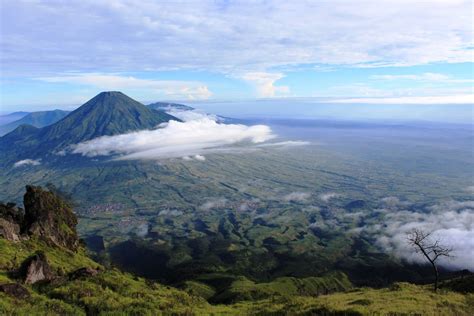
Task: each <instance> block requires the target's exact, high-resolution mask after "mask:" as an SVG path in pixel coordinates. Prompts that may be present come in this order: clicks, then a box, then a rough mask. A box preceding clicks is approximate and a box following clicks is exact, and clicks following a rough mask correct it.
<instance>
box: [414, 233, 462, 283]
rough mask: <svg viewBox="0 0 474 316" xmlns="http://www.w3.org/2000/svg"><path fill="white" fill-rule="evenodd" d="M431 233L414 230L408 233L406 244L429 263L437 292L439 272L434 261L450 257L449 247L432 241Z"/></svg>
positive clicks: (438, 241)
mask: <svg viewBox="0 0 474 316" xmlns="http://www.w3.org/2000/svg"><path fill="white" fill-rule="evenodd" d="M431 235H432V233H428V232H426V231H424V230H422V229H419V228H415V229H413V230H412V231H411V232H410V233H408V243H409V244H410V245H411V246H413V247H414V248H415V251H416V252H417V253H421V254H422V255H423V256H424V257H425V259H426V260H428V261H429V263H430V264H431V266H432V267H433V273H434V276H435V283H434V290H435V292H436V291H437V290H438V280H439V272H438V266H437V265H436V261H437V260H438V259H439V258H440V257H452V255H451V252H452V251H453V249H452V248H451V247H448V246H445V245H442V244H441V241H440V240H439V239H432V238H431Z"/></svg>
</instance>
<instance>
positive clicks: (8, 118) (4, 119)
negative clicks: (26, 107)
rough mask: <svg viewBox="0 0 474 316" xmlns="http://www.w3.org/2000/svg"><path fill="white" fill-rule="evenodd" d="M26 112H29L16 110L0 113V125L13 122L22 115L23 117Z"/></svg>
mask: <svg viewBox="0 0 474 316" xmlns="http://www.w3.org/2000/svg"><path fill="white" fill-rule="evenodd" d="M28 114H29V112H23V111H18V112H13V113H8V114H5V115H0V125H5V124H8V123H11V122H14V121H16V120H19V119H21V118H22V117H25V116H26V115H28Z"/></svg>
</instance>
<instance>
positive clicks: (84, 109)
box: [40, 91, 178, 145]
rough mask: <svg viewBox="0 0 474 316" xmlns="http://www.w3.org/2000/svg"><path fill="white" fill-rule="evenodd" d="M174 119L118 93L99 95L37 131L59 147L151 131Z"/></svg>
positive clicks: (43, 137)
mask: <svg viewBox="0 0 474 316" xmlns="http://www.w3.org/2000/svg"><path fill="white" fill-rule="evenodd" d="M169 120H178V119H177V118H175V117H173V116H171V115H169V114H167V113H164V112H158V111H153V110H151V109H149V108H147V107H146V106H145V105H143V104H141V103H140V102H137V101H135V100H133V99H132V98H130V97H128V96H126V95H125V94H123V93H122V92H118V91H111V92H102V93H99V94H98V95H96V96H95V97H94V98H92V99H91V100H89V101H88V102H87V103H85V104H84V105H82V106H81V107H80V108H78V109H77V110H75V111H73V112H72V113H71V114H69V115H68V116H66V117H65V118H64V119H62V120H61V121H59V122H57V123H56V124H53V125H51V126H49V127H47V128H45V129H42V130H41V131H40V135H41V138H42V139H44V140H45V141H56V140H59V143H58V145H59V144H71V143H79V142H83V141H86V140H89V139H92V138H96V137H99V136H105V135H117V134H123V133H126V132H130V131H137V130H141V129H150V128H155V127H156V126H157V125H159V124H161V123H163V122H168V121H169Z"/></svg>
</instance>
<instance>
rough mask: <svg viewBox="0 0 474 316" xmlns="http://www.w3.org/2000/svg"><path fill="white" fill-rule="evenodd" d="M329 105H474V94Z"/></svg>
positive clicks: (381, 99) (383, 99) (376, 99)
mask: <svg viewBox="0 0 474 316" xmlns="http://www.w3.org/2000/svg"><path fill="white" fill-rule="evenodd" d="M327 102H329V103H364V104H474V94H462V95H443V96H413V97H412V96H403V97H393V98H392V97H388V98H347V99H334V100H328V101H327Z"/></svg>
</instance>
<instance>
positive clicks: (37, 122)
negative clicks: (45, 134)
mask: <svg viewBox="0 0 474 316" xmlns="http://www.w3.org/2000/svg"><path fill="white" fill-rule="evenodd" d="M68 114H69V111H62V110H53V111H39V112H32V113H29V114H27V115H25V116H24V117H22V118H21V119H19V120H16V121H14V122H11V123H8V124H5V125H1V126H0V136H1V135H5V134H7V133H9V132H11V131H13V130H14V129H15V128H17V127H18V126H20V125H24V124H27V125H32V126H34V127H38V128H41V127H44V126H48V125H51V124H53V123H56V122H57V121H59V120H60V119H62V118H63V117H65V116H66V115H68Z"/></svg>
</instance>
